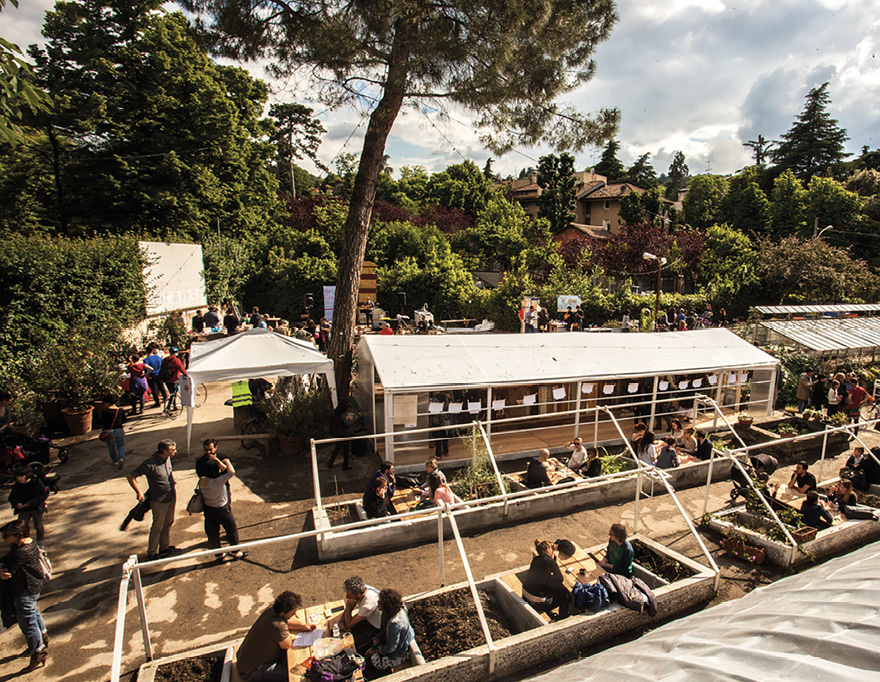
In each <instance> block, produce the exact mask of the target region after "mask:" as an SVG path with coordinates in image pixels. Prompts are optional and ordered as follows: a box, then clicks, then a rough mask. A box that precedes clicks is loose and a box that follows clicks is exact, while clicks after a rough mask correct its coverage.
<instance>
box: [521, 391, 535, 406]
mask: <svg viewBox="0 0 880 682" xmlns="http://www.w3.org/2000/svg"><path fill="white" fill-rule="evenodd" d="M536 402H538V394H537V393H532V394H531V395H524V396H523V405H534V404H535V403H536Z"/></svg>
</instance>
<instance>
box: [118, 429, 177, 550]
mask: <svg viewBox="0 0 880 682" xmlns="http://www.w3.org/2000/svg"><path fill="white" fill-rule="evenodd" d="M175 452H177V443H175V442H174V441H173V440H161V441H159V446H158V448H157V449H156V454H154V455H152V456H151V457H148V458H147V459H145V460H144V461H143V462H141V463H140V464H139V465H138V466H137V467H136V468H135V469H133V470H132V471H131V473H130V474H128V477H127V478H128V484H129V485H130V486H131V488H132V490H134V492H135V494H136V495H137V499H138V502H143V500H144V495H143V493H141V490H140V488H139V487H138V484H137V479H138V478H139V477H140V476H146V477H147V484H148V486H149V489H148V491H147V492H148V494H149V496H150V511H151V512H152V513H153V525H152V526H150V540H149V543H148V545H147V560H148V561H153V560H155V559H158V558H160V557H164V556H170V555H172V554H176V553H177V551H178V550H177V548H176V547H175V546H174V545H172V544H171V526H173V525H174V505H175V504H176V502H177V492H176V491H175V483H174V474H173V472H172V468H171V458H172V457H173V456H174V453H175Z"/></svg>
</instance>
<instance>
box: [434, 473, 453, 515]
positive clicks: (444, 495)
mask: <svg viewBox="0 0 880 682" xmlns="http://www.w3.org/2000/svg"><path fill="white" fill-rule="evenodd" d="M428 486H429V488H430V490H431V500H432V501H433V502H434V504H435V505H436V506H438V507H442V506H443V503H444V502H445V503H446V504H455V495H454V494H453V493H452V489H451V488H450V487H449V484H448V483H446V477H445V476H443V475H442V474H440V473H439V472H435V473H433V474H431V475H430V476H428Z"/></svg>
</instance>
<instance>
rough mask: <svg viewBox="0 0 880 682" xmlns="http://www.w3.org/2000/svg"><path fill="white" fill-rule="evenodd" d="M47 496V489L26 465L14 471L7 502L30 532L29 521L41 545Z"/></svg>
mask: <svg viewBox="0 0 880 682" xmlns="http://www.w3.org/2000/svg"><path fill="white" fill-rule="evenodd" d="M48 498H49V489H48V488H47V487H46V486H45V485H43V482H42V481H41V480H40V479H39V477H38V476H34V472H33V471H32V470H31V469H30V468H28V467H21V468H20V469H17V470H16V471H15V483H13V484H12V490H10V491H9V504H10V506H11V507H12V510H13V513H14V514H15V515H16V516H18V518H20V519H21V520H22V521H24V522H25V523H26V524H27V526H28V531H29V532H30V526H31V522H33V524H34V530H35V531H36V533H37V544H38V545H39V546H40V547H42V546H43V537H44V535H45V531H44V529H43V514H45V513H46V500H47V499H48Z"/></svg>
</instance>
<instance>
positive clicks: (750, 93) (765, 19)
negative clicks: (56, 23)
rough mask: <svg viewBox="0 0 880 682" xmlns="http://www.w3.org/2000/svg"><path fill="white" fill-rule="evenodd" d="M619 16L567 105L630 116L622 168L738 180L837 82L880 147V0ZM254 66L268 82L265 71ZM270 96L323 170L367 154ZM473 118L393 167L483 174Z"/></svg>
mask: <svg viewBox="0 0 880 682" xmlns="http://www.w3.org/2000/svg"><path fill="white" fill-rule="evenodd" d="M52 4H53V2H52V0H21V2H20V4H19V9H18V10H16V9H14V8H12V7H11V6H9V5H7V7H6V9H5V10H4V11H3V13H2V15H0V21H2V28H0V35H2V36H3V37H5V38H7V39H11V40H12V41H13V42H16V43H18V44H19V45H21V46H22V47H23V46H25V45H28V44H30V43H34V42H37V43H38V42H40V40H41V36H40V26H41V24H42V18H43V14H44V12H45V11H46V9H48V8H50V7H51V6H52ZM617 12H618V15H619V21H618V23H617V24H616V26H615V28H614V30H613V31H612V34H611V37H610V38H609V39H608V40H607V41H606V42H604V43H602V44H601V45H600V46H599V48H598V50H597V51H596V54H595V60H596V64H597V72H596V76H595V77H594V78H593V80H591V81H590V82H588V83H586V84H585V85H584V86H583V87H581V88H580V89H579V90H577V91H575V92H572V93H569V94H568V95H567V96H566V97H565V100H564V101H566V102H568V103H571V104H574V105H575V106H576V107H577V108H578V109H580V110H581V111H583V112H591V111H597V110H598V109H601V108H617V109H619V110H620V114H621V120H620V130H619V134H618V140H619V141H620V145H621V149H620V152H619V154H618V156H619V158H620V160H621V161H622V162H623V163H624V165H629V164H631V163H632V162H633V161H634V160H635V159H636V158H638V157H639V156H640V155H641V154H644V153H646V152H647V153H650V154H651V162H652V164H653V165H654V168H655V170H656V171H657V173H658V175H659V174H661V173H663V172H665V171H666V170H667V169H668V168H669V164H670V163H671V161H672V157H673V155H674V154H675V152H676V151H677V150H681V151H683V152H684V154H685V158H686V162H687V164H688V167H689V169H690V172H691V174H692V175H693V174H697V173H707V172H709V173H721V174H728V173H735V172H736V171H737V170H739V169H740V168H742V167H743V166H746V165H749V164H750V163H752V157H751V150H750V149H749V148H747V147H744V146H743V143H744V142H746V141H748V140H754V139H755V138H756V137H757V135H759V134H760V135H763V136H764V137H765V138H767V139H769V140H774V139H779V136H780V135H781V134H782V133H784V132H785V131H786V130H788V129H789V128H790V127H791V125H792V123H793V122H794V120H795V117H796V116H797V115H798V113H799V112H800V111H801V109H802V108H803V105H804V98H805V96H806V94H807V92H808V91H809V90H810V89H811V88H813V87H816V86H818V85H821V84H822V83H824V82H826V81H828V82H829V83H830V85H829V94H830V96H831V106H830V107H829V111H830V113H831V115H832V116H833V117H834V118H836V119H837V120H838V122H839V124H840V125H841V126H842V127H843V128H844V129H846V130H847V132H848V133H849V137H850V140H849V142H847V144H846V148H847V151H848V152H850V153H854V154H857V153H858V152H859V150H860V149H861V148H862V147H863V146H864V145H867V146H869V147H870V148H871V149H876V148H877V147H878V146H880V0H617ZM247 68H248V69H249V70H250V71H251V73H253V74H254V75H255V76H258V77H264V78H265V75H264V73H263V71H262V69H261V68H260V65H258V64H251V65H247ZM267 80H268V79H267ZM273 88H274V90H275V92H274V94H273V98H274V99H275V100H277V101H300V102H302V103H303V104H307V105H308V106H311V107H313V108H314V110H315V112H316V113H318V114H319V118H320V119H321V121H322V122H323V124H324V127H325V128H326V129H327V134H326V135H325V136H324V140H323V142H322V144H321V148H320V150H319V157H320V158H321V160H322V161H324V162H325V163H328V164H329V163H331V162H332V161H333V160H334V159H335V158H337V157H338V155H339V154H340V153H343V152H347V153H353V154H359V153H360V148H361V139H362V136H363V133H364V131H365V129H366V118H365V115H364V114H365V112H364V111H362V110H358V111H356V110H354V109H351V108H346V109H340V110H336V111H326V110H325V108H324V107H323V106H322V105H321V104H320V103H317V102H310V101H308V100H304V99H300V98H297V96H296V94H297V93H295V92H291V89H290V88H289V86H287V85H286V84H284V83H273ZM472 120H473V116H472V115H471V114H469V113H468V112H466V111H455V110H452V111H450V116H448V117H446V116H443V115H441V114H439V113H430V112H429V113H422V112H418V111H414V110H410V109H404V110H403V111H402V112H401V114H400V116H399V117H398V119H397V121H396V122H395V125H394V128H393V130H392V132H391V135H390V137H389V140H388V145H387V149H386V152H387V153H388V155H389V156H390V165H391V166H392V168H394V169H395V170H397V169H399V168H400V167H401V166H423V167H424V168H426V169H427V170H428V171H429V172H436V171H440V170H443V169H444V168H446V167H447V166H448V165H450V164H453V163H460V162H461V161H463V160H464V159H471V160H473V161H474V162H475V163H477V164H478V165H479V166H480V167H482V166H483V165H484V164H485V162H486V160H487V159H488V158H490V157H493V155H492V154H491V153H490V152H488V151H487V150H485V149H483V148H482V147H481V146H480V144H479V140H478V133H477V132H476V131H475V130H474V128H473V127H472V126H471V121H472ZM553 151H554V150H552V149H549V148H520V149H517V150H516V151H514V152H510V153H508V154H506V155H504V156H503V157H501V158H495V160H494V162H493V168H494V170H495V171H496V172H498V173H501V174H502V175H505V176H506V175H508V174H514V175H516V174H518V173H519V171H520V170H522V169H523V168H527V167H529V166H535V165H537V159H538V158H539V157H540V156H542V155H544V154H548V153H552V152H553ZM601 152H602V149H601V148H598V149H596V148H587V149H584V150H583V151H581V152H576V153H574V156H575V166H576V168H577V169H578V170H584V169H587V168H589V167H591V166H593V165H595V163H596V162H597V161H598V160H599V158H600V156H601ZM303 165H304V166H306V167H307V165H306V164H303ZM309 170H313V169H309ZM395 174H396V173H395Z"/></svg>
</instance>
